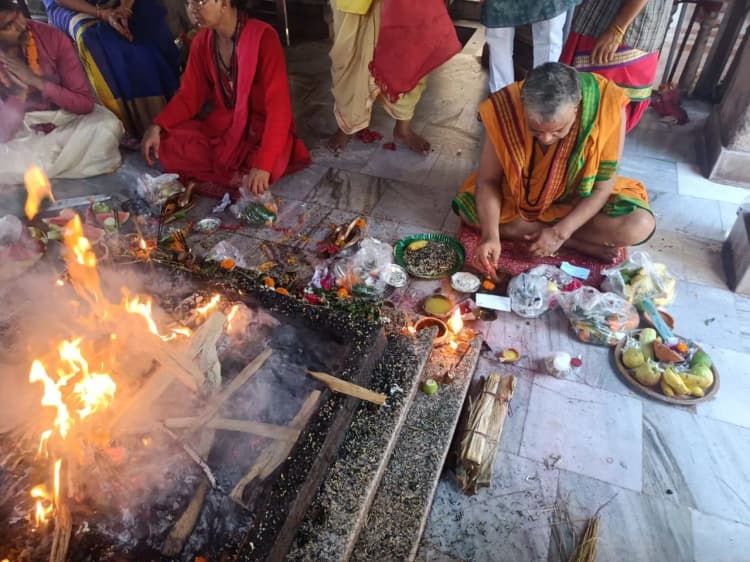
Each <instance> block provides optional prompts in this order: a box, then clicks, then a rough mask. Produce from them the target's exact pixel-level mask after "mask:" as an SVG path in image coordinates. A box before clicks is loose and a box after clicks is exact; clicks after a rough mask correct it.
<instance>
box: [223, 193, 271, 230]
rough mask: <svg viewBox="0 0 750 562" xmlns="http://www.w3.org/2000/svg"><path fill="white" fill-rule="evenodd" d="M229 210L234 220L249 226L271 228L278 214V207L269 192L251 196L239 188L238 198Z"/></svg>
mask: <svg viewBox="0 0 750 562" xmlns="http://www.w3.org/2000/svg"><path fill="white" fill-rule="evenodd" d="M229 210H230V212H231V213H232V215H233V216H234V217H235V218H236V219H238V220H241V221H243V222H245V223H247V224H249V225H250V226H271V225H272V224H273V223H275V222H276V218H277V217H278V214H279V206H278V205H277V204H276V200H275V199H274V197H273V195H271V192H270V191H266V192H265V193H263V194H262V195H253V194H251V193H250V192H249V191H248V190H247V189H245V188H244V187H240V198H239V200H238V201H237V203H235V204H234V205H232V206H231V207H230V208H229Z"/></svg>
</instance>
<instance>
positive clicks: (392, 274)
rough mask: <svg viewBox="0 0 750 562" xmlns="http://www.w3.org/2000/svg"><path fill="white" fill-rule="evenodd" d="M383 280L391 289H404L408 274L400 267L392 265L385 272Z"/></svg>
mask: <svg viewBox="0 0 750 562" xmlns="http://www.w3.org/2000/svg"><path fill="white" fill-rule="evenodd" d="M383 279H384V280H385V282H386V284H388V285H390V286H391V287H396V288H398V287H404V286H406V284H407V283H408V282H409V274H408V273H406V270H405V269H404V268H403V267H401V266H400V265H398V264H396V263H392V264H391V265H390V267H389V268H388V269H387V270H386V271H385V274H384V275H383Z"/></svg>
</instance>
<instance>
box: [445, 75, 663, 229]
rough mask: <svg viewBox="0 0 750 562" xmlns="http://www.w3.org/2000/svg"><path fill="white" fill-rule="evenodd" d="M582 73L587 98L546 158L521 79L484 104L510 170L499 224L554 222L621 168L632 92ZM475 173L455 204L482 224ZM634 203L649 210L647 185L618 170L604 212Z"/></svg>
mask: <svg viewBox="0 0 750 562" xmlns="http://www.w3.org/2000/svg"><path fill="white" fill-rule="evenodd" d="M579 76H580V80H581V92H582V100H581V106H580V108H579V112H578V117H577V122H576V124H575V125H574V126H573V128H572V129H571V131H570V133H569V134H568V136H567V137H566V138H564V139H562V140H560V141H559V142H558V143H557V144H556V146H553V147H551V148H550V150H551V151H553V153H552V154H548V155H545V156H543V157H542V158H541V159H540V158H539V155H538V148H535V144H536V143H535V142H534V138H533V137H532V136H531V135H530V134H529V133H528V130H527V128H526V117H525V115H524V109H523V104H522V103H521V87H522V85H523V83H522V82H516V83H514V84H511V85H510V86H508V87H507V88H504V89H502V90H500V91H499V92H496V93H495V94H493V95H492V96H490V98H489V99H487V100H486V101H484V102H483V103H482V105H481V106H480V108H479V111H480V114H481V116H482V122H483V123H484V126H485V128H486V131H487V138H488V139H489V141H491V142H492V144H493V146H494V148H495V152H496V153H497V156H498V158H499V159H500V163H501V165H502V168H503V172H504V177H503V181H502V184H501V185H500V190H501V194H502V199H501V215H500V223H501V224H502V223H507V222H511V221H514V220H517V219H519V218H520V219H523V220H527V221H541V222H549V223H552V222H556V221H558V220H560V219H562V218H563V217H565V216H566V215H567V214H568V213H570V211H571V210H572V209H573V207H575V205H576V203H577V202H578V201H579V200H580V199H581V198H584V197H588V196H589V195H591V192H592V190H593V188H594V184H595V183H596V182H598V181H607V180H609V179H611V178H612V177H613V176H615V175H616V173H617V167H618V158H619V156H620V129H621V127H622V109H623V107H625V106H626V105H627V104H628V103H629V101H630V100H629V99H628V97H627V95H626V94H625V92H624V91H623V90H622V89H621V88H620V87H618V86H617V85H616V84H614V83H613V82H610V81H609V80H607V79H605V78H602V77H601V76H598V75H595V74H590V73H587V72H581V73H579ZM535 151H537V154H535ZM532 166H533V169H532ZM542 167H543V168H544V169H542ZM476 177H477V174H476V172H475V173H474V174H472V175H471V177H469V178H468V179H467V180H466V182H465V183H464V185H463V186H462V187H461V190H460V191H459V194H458V196H457V197H456V198H455V199H454V201H453V209H454V210H455V211H456V212H457V213H459V212H460V214H461V215H462V216H463V217H464V219H466V220H468V221H469V222H470V223H472V224H476V225H478V224H479V217H478V216H477V210H476V200H475V198H474V192H475V189H476ZM636 208H643V209H646V210H649V211H650V209H649V207H648V195H647V194H646V188H645V187H644V186H643V184H641V183H640V182H638V181H636V180H633V179H630V178H623V177H617V179H616V183H615V187H614V190H613V192H612V195H611V196H610V198H609V201H608V203H607V205H606V206H605V207H604V209H602V212H604V213H606V214H608V215H611V216H621V215H625V214H628V213H630V212H632V211H633V210H635V209H636Z"/></svg>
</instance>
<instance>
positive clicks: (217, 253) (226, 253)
mask: <svg viewBox="0 0 750 562" xmlns="http://www.w3.org/2000/svg"><path fill="white" fill-rule="evenodd" d="M206 258H208V259H209V260H212V261H215V262H219V263H221V262H222V261H224V260H227V259H229V260H232V261H234V265H235V267H239V268H241V269H247V262H246V261H245V256H243V255H242V253H241V252H240V251H239V250H238V249H237V248H236V247H235V246H234V245H233V244H232V243H231V242H227V241H226V240H222V241H221V242H219V243H218V244H216V246H214V247H213V248H211V251H210V252H208V255H207V256H206Z"/></svg>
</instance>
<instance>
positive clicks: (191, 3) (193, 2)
mask: <svg viewBox="0 0 750 562" xmlns="http://www.w3.org/2000/svg"><path fill="white" fill-rule="evenodd" d="M186 3H187V6H188V8H191V7H192V8H197V9H199V10H200V9H201V8H203V6H205V5H206V4H207V3H208V0H187V2H186Z"/></svg>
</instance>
